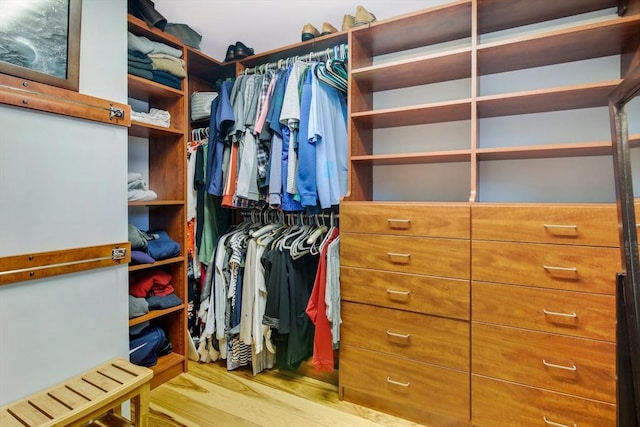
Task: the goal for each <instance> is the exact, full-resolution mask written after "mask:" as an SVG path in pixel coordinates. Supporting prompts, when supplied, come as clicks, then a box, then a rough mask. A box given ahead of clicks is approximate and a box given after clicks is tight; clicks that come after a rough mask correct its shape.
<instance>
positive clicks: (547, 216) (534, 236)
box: [471, 204, 620, 246]
mask: <svg viewBox="0 0 640 427" xmlns="http://www.w3.org/2000/svg"><path fill="white" fill-rule="evenodd" d="M471 212H472V215H471V218H472V219H471V229H472V234H473V239H478V240H504V241H512V242H514V241H516V242H532V243H557V244H569V245H592V246H619V245H620V241H619V236H618V217H617V210H616V205H615V204H610V205H604V204H581V205H537V204H536V205H485V204H476V205H474V206H473V207H472V211H471Z"/></svg>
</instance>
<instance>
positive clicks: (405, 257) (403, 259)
mask: <svg viewBox="0 0 640 427" xmlns="http://www.w3.org/2000/svg"><path fill="white" fill-rule="evenodd" d="M387 256H388V257H389V258H391V259H390V261H391V262H399V263H402V264H407V263H409V261H411V254H401V253H398V252H387ZM394 258H395V260H394Z"/></svg>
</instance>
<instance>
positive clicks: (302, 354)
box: [276, 251, 319, 369]
mask: <svg viewBox="0 0 640 427" xmlns="http://www.w3.org/2000/svg"><path fill="white" fill-rule="evenodd" d="M284 260H285V266H286V271H287V283H288V287H289V299H290V307H289V316H290V317H289V342H288V347H287V359H286V360H287V369H288V367H291V368H293V369H297V368H298V367H299V366H300V364H301V363H302V362H303V361H304V360H305V359H307V358H308V357H310V356H311V355H313V336H314V334H315V326H314V325H313V322H311V319H310V318H309V316H308V315H307V312H306V309H307V304H308V303H309V298H311V291H312V290H313V283H314V281H315V277H316V272H317V270H318V262H319V256H318V255H311V254H307V255H304V256H303V257H302V258H298V259H295V260H294V259H293V258H291V255H290V254H289V251H286V252H284ZM277 352H278V349H276V354H277ZM276 358H277V356H276Z"/></svg>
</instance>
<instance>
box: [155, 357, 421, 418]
mask: <svg viewBox="0 0 640 427" xmlns="http://www.w3.org/2000/svg"><path fill="white" fill-rule="evenodd" d="M150 409H151V410H150V417H149V426H150V427H172V426H178V427H235V426H238V427H245V426H246V427H249V426H252V427H253V426H279V427H280V426H281V427H297V426H301V427H342V426H345V427H375V426H390V427H409V426H418V425H419V424H415V423H412V422H409V421H406V420H403V419H401V418H396V417H393V416H390V415H386V414H383V413H381V412H377V411H373V410H371V409H368V408H365V407H362V406H358V405H354V404H352V403H349V402H343V401H340V400H339V399H338V387H337V386H336V385H335V384H331V383H328V382H325V381H320V380H317V379H314V378H311V377H308V376H305V375H300V374H297V373H294V372H282V371H278V370H270V371H265V372H262V373H260V374H258V375H257V376H253V375H252V373H251V370H250V368H240V369H237V370H234V371H227V370H226V369H225V367H224V366H223V365H220V364H215V363H210V364H202V363H197V362H189V372H187V373H185V374H182V375H180V376H178V377H176V378H174V379H172V380H171V381H168V382H167V383H165V384H163V385H161V386H159V387H157V388H155V389H154V390H153V391H152V392H151V408H150Z"/></svg>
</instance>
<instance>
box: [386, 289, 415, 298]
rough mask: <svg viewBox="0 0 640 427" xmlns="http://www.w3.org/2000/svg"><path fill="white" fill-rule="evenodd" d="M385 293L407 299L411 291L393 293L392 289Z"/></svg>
mask: <svg viewBox="0 0 640 427" xmlns="http://www.w3.org/2000/svg"><path fill="white" fill-rule="evenodd" d="M387 293H388V294H392V295H402V296H403V297H407V296H409V294H410V293H411V291H394V290H393V289H387Z"/></svg>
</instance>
